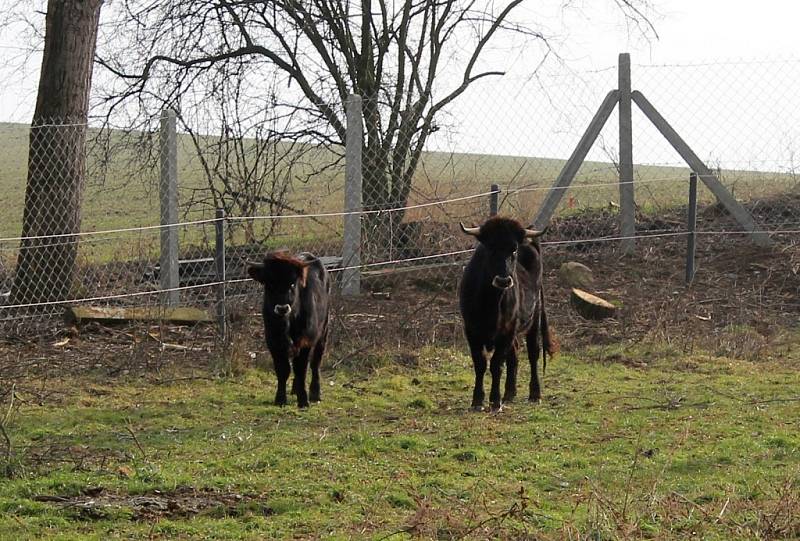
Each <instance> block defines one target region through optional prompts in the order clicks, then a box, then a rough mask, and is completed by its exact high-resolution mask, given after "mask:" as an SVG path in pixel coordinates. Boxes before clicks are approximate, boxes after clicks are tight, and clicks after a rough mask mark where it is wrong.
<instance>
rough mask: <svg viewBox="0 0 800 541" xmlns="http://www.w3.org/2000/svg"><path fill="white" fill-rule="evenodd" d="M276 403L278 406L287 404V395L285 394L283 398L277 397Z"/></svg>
mask: <svg viewBox="0 0 800 541" xmlns="http://www.w3.org/2000/svg"><path fill="white" fill-rule="evenodd" d="M275 405H276V406H280V407H281V408H282V407H283V406H285V405H286V397H285V396H284V397H283V398H276V399H275Z"/></svg>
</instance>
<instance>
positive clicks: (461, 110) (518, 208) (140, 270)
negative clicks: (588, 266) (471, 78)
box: [0, 61, 800, 333]
mask: <svg viewBox="0 0 800 541" xmlns="http://www.w3.org/2000/svg"><path fill="white" fill-rule="evenodd" d="M798 78H800V63H798V62H795V61H783V62H755V63H753V62H750V63H744V62H742V63H721V64H720V63H717V64H709V65H684V66H637V65H634V66H633V69H632V89H633V90H634V91H639V92H640V93H641V94H642V95H643V96H645V97H646V98H647V99H648V100H649V102H650V103H652V105H653V107H655V108H656V109H657V110H658V112H659V114H660V115H661V116H662V117H663V118H664V119H665V120H666V121H667V122H668V123H669V124H670V126H671V127H672V128H674V131H675V132H677V133H678V134H679V135H680V137H681V138H682V139H683V140H684V141H685V142H686V144H687V145H688V146H689V147H690V148H691V149H692V151H693V152H694V154H696V156H697V157H699V159H700V160H701V161H702V162H703V163H704V164H705V165H706V166H707V167H708V169H709V171H710V173H712V174H713V176H714V178H716V179H719V181H720V183H721V185H722V186H724V187H725V188H726V189H727V192H728V193H730V195H731V198H732V199H733V200H734V201H736V202H738V203H739V204H740V205H741V207H742V208H743V209H744V210H745V211H746V213H747V214H748V215H749V216H750V217H752V220H753V223H754V229H755V230H756V231H763V232H765V233H768V234H769V237H770V238H771V240H772V241H773V243H774V244H775V245H776V246H777V248H776V249H775V250H774V251H773V252H771V253H773V254H775V253H778V254H781V255H780V257H783V258H785V263H786V264H782V265H781V266H780V269H781V270H780V272H784V273H789V274H788V275H787V276H785V277H784V278H785V279H784V286H785V287H784V288H783V289H781V292H780V295H782V296H783V297H782V299H783V302H784V304H783V305H781V306H782V307H783V308H781V309H784V308H786V307H788V306H791V305H792V303H794V304H795V305H796V304H797V300H796V296H797V294H798V291H797V273H798V270H800V268H799V267H798V261H800V258H798V255H797V248H796V246H797V239H798V238H799V237H798V231H800V180H798V177H797V174H798V170H797V166H796V162H795V159H796V157H795V151H796V149H797V148H798V146H797V143H798V141H800V133H798V132H797V126H800V117H798V114H800V113H798V111H800V104H797V103H796V102H797V97H796V96H795V94H794V92H793V89H794V88H795V87H796V82H797V79H798ZM744 81H746V82H747V84H744ZM617 86H618V73H617V70H616V68H609V69H606V70H600V71H597V72H592V73H581V74H574V73H572V74H570V73H567V74H564V73H562V72H558V73H547V72H545V71H544V68H543V69H542V70H541V71H540V72H539V73H538V74H537V76H536V77H535V78H531V79H525V80H523V79H516V80H515V79H513V78H511V77H504V78H502V79H500V80H498V82H497V83H496V84H492V85H488V84H486V85H480V86H478V85H476V86H475V88H474V89H470V92H469V94H468V96H467V98H465V99H463V100H461V101H460V102H455V103H454V105H453V107H452V108H451V109H450V110H449V111H448V113H447V115H448V116H446V117H443V118H442V119H441V120H440V122H441V125H440V126H437V127H436V129H431V130H430V134H429V135H428V136H427V139H426V140H425V142H424V145H423V146H422V147H421V149H423V150H424V151H423V152H421V153H419V154H418V155H415V154H414V152H415V151H414V145H413V144H411V145H409V147H408V148H407V149H406V150H405V151H404V152H401V153H392V152H391V150H392V147H391V146H388V147H387V146H386V145H380V144H379V143H381V142H382V141H380V140H377V141H373V140H372V139H370V137H372V135H371V134H365V135H364V139H363V145H362V148H361V150H360V153H359V159H360V162H361V167H360V172H361V173H362V175H361V179H360V182H359V184H360V188H361V189H360V190H359V193H358V194H357V195H358V198H357V199H358V201H357V205H356V206H355V207H354V206H353V201H352V200H351V201H350V202H348V201H347V193H348V190H349V189H352V186H349V185H348V183H349V182H351V179H350V175H349V174H348V173H347V167H346V166H347V162H348V160H351V159H352V155H351V154H348V152H349V150H348V149H344V148H338V147H330V148H321V147H313V148H312V147H309V146H308V145H290V144H288V143H285V144H284V143H281V142H271V143H269V145H271V146H268V145H264V146H260V147H259V145H258V144H253V145H251V146H249V147H247V148H248V149H250V150H248V152H253V154H252V155H245V154H242V155H237V156H235V159H233V160H231V159H230V155H229V154H225V155H223V152H229V149H226V148H225V146H224V145H222V144H219V142H218V141H217V142H215V144H214V145H211V144H206V145H205V146H203V147H202V149H201V148H199V147H198V145H197V144H196V140H195V144H192V142H191V141H190V138H189V137H188V136H186V135H179V136H177V137H175V138H174V141H172V142H171V143H168V144H167V143H165V142H164V141H168V140H169V138H164V137H163V136H160V135H159V133H150V134H137V140H138V141H139V143H138V144H139V145H140V146H139V147H125V146H124V145H122V143H121V141H124V140H125V138H124V137H122V136H121V135H119V134H112V136H111V137H110V138H111V139H118V140H117V141H116V143H115V144H114V146H113V147H110V146H109V145H105V146H104V145H100V144H96V143H97V141H99V140H100V139H102V138H103V137H106V139H105V140H106V141H108V140H109V136H108V134H102V133H100V132H98V131H96V130H92V129H87V128H86V126H85V125H81V124H75V123H70V122H50V123H48V124H47V125H45V126H33V127H22V126H18V125H0V140H2V141H3V145H4V146H5V148H6V152H4V153H3V154H2V155H1V156H0V172H1V174H2V178H0V182H2V188H3V189H2V193H0V207H2V208H3V210H4V220H3V221H2V222H1V223H0V322H2V325H3V327H2V328H3V330H4V332H7V333H17V332H24V331H25V330H26V329H29V330H30V329H34V330H37V329H38V330H41V329H42V325H44V326H46V327H47V328H52V327H53V326H54V319H53V317H54V316H57V317H59V318H60V317H61V315H62V313H63V312H64V310H65V307H68V306H75V305H93V306H105V307H108V306H116V307H164V306H166V305H169V304H176V300H177V304H180V305H182V306H185V305H189V306H193V307H199V308H203V309H205V310H206V311H207V312H208V313H209V314H211V315H212V316H213V314H215V313H216V312H215V311H216V309H217V307H218V303H219V301H220V299H221V295H222V293H221V292H220V288H219V287H218V286H219V285H220V282H223V281H224V282H226V287H225V292H224V295H225V298H226V305H227V306H228V308H229V310H228V312H229V314H228V315H229V316H233V317H234V318H235V317H236V313H237V311H244V312H246V313H248V314H249V313H251V312H253V311H254V310H255V307H256V306H257V302H258V301H257V299H258V297H259V295H258V288H256V287H255V286H254V285H253V284H252V283H248V282H247V276H246V270H245V269H246V262H247V261H248V260H253V259H258V258H260V257H261V256H262V255H263V253H264V252H265V251H267V250H274V249H287V250H290V251H309V252H312V253H314V254H316V255H318V256H320V257H323V258H324V260H325V262H326V264H327V265H328V266H329V268H330V269H331V270H332V271H333V272H334V275H335V277H336V279H337V282H341V280H340V278H341V276H342V275H343V274H345V272H346V271H349V270H354V269H355V270H358V272H359V275H360V279H361V285H362V287H361V292H362V297H363V296H369V295H371V294H380V293H383V292H384V291H388V290H390V289H391V287H393V286H394V285H396V284H404V285H405V284H411V285H413V286H415V287H418V288H421V290H422V291H430V290H432V289H433V290H437V291H438V290H446V291H452V290H453V288H454V287H455V285H456V283H457V281H458V277H459V276H460V273H461V268H462V265H463V263H464V262H465V261H466V260H467V259H468V257H469V255H470V252H471V249H472V239H471V238H470V237H467V236H465V235H463V234H462V233H461V231H460V228H459V225H458V224H459V222H463V223H465V224H466V225H477V224H480V223H481V222H482V221H484V220H485V219H486V218H487V217H488V216H489V215H490V214H491V213H492V212H493V211H494V209H493V207H495V208H496V210H497V211H498V212H499V213H500V214H503V215H509V216H513V217H515V218H517V219H520V220H521V221H524V222H526V223H532V221H533V220H534V218H535V217H536V215H537V211H539V209H540V208H541V207H542V204H543V202H544V201H545V199H546V197H547V195H548V193H552V191H551V190H552V185H553V183H554V181H555V180H556V179H557V178H562V177H563V175H564V171H565V168H566V166H567V165H569V164H570V161H569V158H570V156H574V155H575V154H576V152H577V150H576V149H578V148H579V146H580V145H579V143H580V141H581V139H582V136H584V137H585V135H586V132H587V128H588V127H589V126H590V125H591V124H592V118H593V117H594V116H595V115H596V113H597V110H598V108H599V107H600V106H601V103H602V102H603V99H604V97H605V96H607V95H608V93H609V92H610V91H612V90H614V89H616V88H617ZM368 106H369V104H362V107H368ZM617 110H618V109H617V108H615V109H613V111H610V114H609V118H608V120H607V122H605V123H604V124H603V125H602V126H601V129H599V130H598V134H597V137H596V140H593V141H591V142H590V143H593V144H591V145H590V146H589V147H587V148H586V149H584V150H585V157H584V159H583V160H579V161H576V162H574V163H573V166H574V167H575V168H576V169H575V171H574V172H573V173H574V174H573V175H572V178H571V183H569V184H568V186H567V187H565V188H564V189H563V190H561V195H562V196H561V198H560V200H559V201H558V202H557V206H556V208H555V212H554V214H553V216H552V217H551V218H550V219H549V220H548V222H549V224H550V225H549V232H548V234H547V236H546V240H545V244H546V245H547V248H546V249H547V254H548V257H549V258H550V261H552V262H553V263H552V264H556V263H558V262H560V261H563V260H566V259H569V258H574V257H580V256H587V257H588V259H590V260H591V261H594V262H596V263H597V264H600V265H602V264H604V263H605V262H606V261H611V260H613V259H614V258H616V257H617V255H618V252H617V248H618V247H619V244H620V240H623V239H624V238H628V237H635V239H636V240H637V241H638V242H639V245H638V247H637V250H638V251H639V254H640V255H641V254H643V253H644V254H645V255H647V254H651V253H653V252H654V251H658V250H664V251H665V252H669V253H670V254H672V255H675V254H676V253H677V252H678V251H680V250H681V249H682V248H680V243H683V242H684V237H685V236H686V234H687V225H686V214H687V197H688V195H687V194H688V179H689V173H690V171H691V169H692V168H690V167H689V166H688V165H687V164H686V163H685V160H684V158H683V157H682V156H681V155H680V154H679V153H678V151H676V150H675V148H674V147H673V145H671V143H670V142H669V141H668V140H667V139H665V137H664V134H663V133H662V132H661V131H659V129H658V128H657V127H656V126H655V125H654V124H653V123H652V122H651V119H650V118H649V117H647V116H645V114H643V112H642V110H640V109H639V108H638V107H637V105H636V103H634V105H633V107H632V110H633V115H632V126H633V127H632V140H633V148H632V150H633V163H635V164H636V165H635V167H634V176H633V181H632V184H633V187H634V193H635V209H634V212H635V232H634V234H633V235H623V234H622V233H621V230H620V225H619V223H620V182H619V178H620V167H619V159H618V156H619V155H620V152H619V151H620V147H619V142H620V140H621V138H620V119H619V116H618V113H617ZM84 138H86V139H88V141H89V143H88V145H84V144H83V143H82V140H83V139H84ZM412 143H413V140H412ZM165 144H167V147H165ZM62 147H63V148H62ZM109 148H113V149H114V151H113V152H112V153H109V152H108V149H109ZM243 148H244V147H243ZM87 149H88V150H87ZM103 149H105V150H106V152H102V150H103ZM120 149H124V150H120ZM387 149H388V150H387ZM198 151H202V152H205V153H206V154H205V155H204V156H200V158H198V154H197V153H198ZM215 153H216V154H215ZM136 155H147V156H154V157H156V158H158V157H159V156H161V159H160V160H159V159H156V160H155V162H160V170H159V165H158V164H157V163H155V162H153V163H150V165H149V166H148V167H149V168H144V169H139V170H137V171H136V175H135V177H136V178H137V179H142V178H144V179H147V178H149V179H151V180H150V181H146V182H142V181H141V180H137V181H132V180H130V179H131V178H133V177H132V176H131V175H130V170H129V169H130V164H131V163H133V160H132V158H134V157H136ZM165 156H166V158H165ZM269 156H271V158H270V157H269ZM26 157H27V159H28V162H27V163H28V164H30V165H29V166H28V165H26ZM170 157H171V159H173V160H174V162H173V163H172V165H170V163H169V159H170ZM223 158H225V159H223ZM246 158H247V159H251V160H253V161H254V163H262V164H263V163H265V162H266V163H269V164H271V166H270V167H265V168H264V170H263V174H261V175H260V176H258V181H257V182H251V183H249V184H248V183H247V182H244V180H247V179H248V178H252V174H250V176H249V177H248V175H245V174H243V175H241V176H240V177H241V178H242V179H244V180H243V181H242V182H240V183H238V184H233V183H231V182H230V179H232V178H234V177H235V175H236V174H237V170H236V168H235V167H234V165H235V164H241V163H242V161H243V160H245V159H246ZM165 160H167V162H165ZM226 160H228V161H226ZM209 164H211V165H209ZM169 167H173V168H174V169H175V171H174V177H175V179H176V183H177V191H176V192H175V197H174V199H175V200H176V201H177V208H176V209H173V210H174V212H173V214H171V215H167V216H168V217H167V218H166V221H165V218H164V216H165V215H164V213H163V212H162V210H161V209H162V208H163V205H162V204H161V203H162V200H163V193H164V174H165V173H164V171H165V168H166V169H169ZM245 169H246V171H247V172H248V174H249V173H251V170H250V169H247V168H245ZM84 171H85V175H84ZM237 178H238V177H237ZM26 179H27V181H28V183H29V184H30V186H31V188H30V193H31V194H32V195H29V198H31V197H36V198H38V200H37V201H33V202H31V201H28V204H27V209H28V210H27V212H28V214H26V215H23V209H25V208H26V204H25V181H26ZM81 179H83V180H81ZM159 179H161V181H160V182H159ZM37 183H38V184H37ZM215 183H217V184H215ZM220 183H222V184H220ZM37 186H38V188H37ZM159 186H161V188H159ZM220 186H222V188H220ZM493 186H496V188H494V187H493ZM54 187H57V188H58V190H56V189H55V188H54ZM699 195H700V197H699V200H700V209H699V215H698V222H697V232H698V235H699V240H698V246H699V249H700V256H699V258H700V259H701V262H702V258H703V253H704V252H703V250H706V251H707V250H708V249H709V248H710V247H713V248H714V249H722V248H725V249H728V250H730V251H731V253H736V251H737V250H740V249H741V247H742V246H743V245H749V240H748V237H747V236H745V235H743V234H742V233H741V231H742V226H741V224H740V223H738V222H737V220H736V219H734V216H732V214H731V212H730V209H729V208H726V207H725V206H724V205H723V204H722V203H724V201H721V200H720V198H719V197H718V196H715V195H714V194H712V193H711V192H710V191H709V190H706V189H704V188H703V187H702V186H701V189H700V192H699ZM81 197H82V199H83V206H82V212H81V213H80V214H78V213H77V210H76V209H77V208H78V206H77V205H75V204H74V201H75V199H76V198H81ZM217 208H221V209H224V210H225V211H226V212H227V216H226V218H225V219H224V220H220V219H217V218H215V215H214V211H215V210H216V209H217ZM31 209H33V210H31ZM64 209H72V210H69V211H64ZM59 213H61V214H59ZM160 215H161V216H162V219H161V224H162V225H157V224H158V223H159V216H160ZM169 216H171V218H170V217H169ZM352 216H357V217H358V218H359V219H358V220H356V221H353V220H348V218H349V217H352ZM78 220H79V221H80V224H81V226H80V228H78V227H77V226H76V224H77V223H78ZM176 222H178V224H179V225H172V226H169V224H174V223H176ZM354 223H355V224H356V225H355V227H356V228H357V229H358V231H357V233H358V239H359V241H358V245H357V248H358V259H357V260H356V264H353V260H352V259H349V258H348V257H347V254H346V253H345V251H346V250H347V248H346V246H345V236H346V230H347V228H348V227H350V228H351V232H352V228H353V227H354V226H353V224H354ZM348 224H349V225H348ZM220 226H222V233H223V237H222V239H223V240H224V242H223V243H222V244H224V256H222V255H221V254H222V253H223V252H222V249H223V246H220V242H219V241H218V238H217V233H218V229H219V227H220ZM77 231H79V232H77ZM165 231H166V232H169V231H174V232H175V235H174V236H173V237H172V240H170V241H169V242H174V241H175V240H177V244H176V245H175V247H174V248H172V250H173V251H174V253H172V254H171V256H170V259H169V260H165V259H164V251H165V249H166V248H164V247H165V244H164V242H165V241H164V238H163V237H165V235H164V232H165ZM167 237H169V235H167ZM220 258H222V260H223V261H224V268H225V274H224V276H223V275H221V274H220V272H219V263H220ZM169 261H172V262H173V263H174V264H175V270H170V269H169V268H167V269H166V270H164V269H165V266H166V267H169V264H170V263H169ZM669 264H670V265H672V266H674V267H675V268H674V271H675V272H677V273H682V272H683V269H682V262H678V261H676V260H672V261H671V262H670V263H669ZM735 264H736V259H735V257H733V256H732V261H731V265H734V266H735ZM701 265H702V263H701ZM748 265H752V262H750V263H748ZM551 270H552V269H551ZM736 270H737V269H736V268H733V269H732V272H735V271H736ZM751 270H752V269H751ZM168 272H171V273H172V274H173V276H172V277H171V281H168V280H165V279H164V275H165V274H166V273H168ZM765 272H766V271H765ZM64 284H67V286H64ZM165 291H173V292H175V293H176V294H177V295H175V294H173V295H166V294H165ZM792 295H794V296H795V297H794V298H792ZM176 297H177V298H176ZM451 297H452V295H451ZM145 315H147V314H145ZM109 317H110V316H109ZM120 317H130V318H132V319H136V317H139V316H137V315H136V314H135V313H133V312H131V313H128V314H124V315H123V316H120ZM142 317H144V316H142ZM211 319H212V320H213V317H211ZM55 326H57V325H55ZM454 326H456V325H455V323H454Z"/></svg>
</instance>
